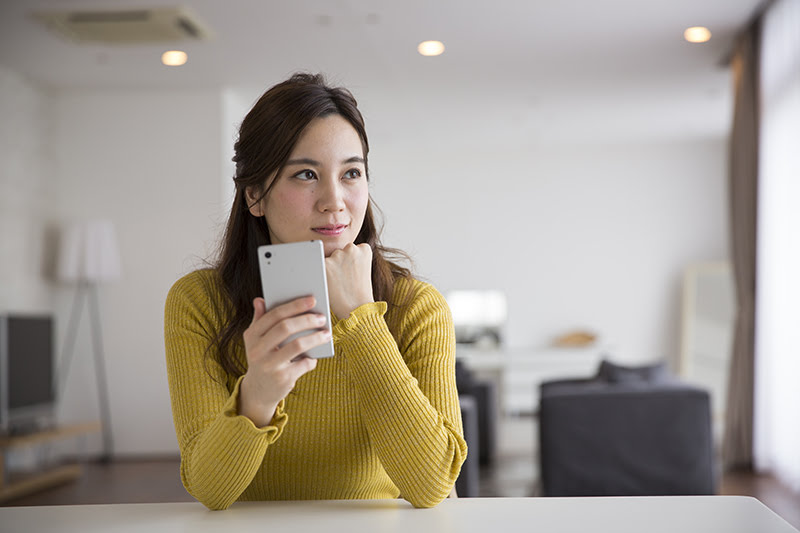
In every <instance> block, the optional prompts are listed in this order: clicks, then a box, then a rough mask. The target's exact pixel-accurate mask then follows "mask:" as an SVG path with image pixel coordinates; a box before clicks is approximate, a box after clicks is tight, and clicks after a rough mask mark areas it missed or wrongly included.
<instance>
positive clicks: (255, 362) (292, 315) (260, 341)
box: [239, 296, 331, 427]
mask: <svg viewBox="0 0 800 533" xmlns="http://www.w3.org/2000/svg"><path fill="white" fill-rule="evenodd" d="M314 304H315V301H314V297H313V296H307V297H304V298H298V299H296V300H292V301H291V302H288V303H285V304H283V305H279V306H277V307H275V308H274V309H271V310H270V311H269V312H267V311H266V304H265V303H264V299H263V298H256V299H255V300H253V320H252V322H251V323H250V326H249V327H248V328H247V329H246V330H245V332H244V349H245V352H246V354H247V373H245V375H244V379H243V380H242V383H241V386H240V389H239V414H240V415H243V416H246V417H247V418H249V419H250V420H252V421H253V423H254V424H255V425H256V427H264V426H266V425H269V423H270V422H271V421H272V417H273V415H274V414H275V409H276V408H277V407H278V403H279V402H280V401H281V400H282V399H284V398H285V397H286V395H287V394H289V392H290V391H291V390H292V389H293V388H294V384H295V382H296V381H297V379H298V378H299V377H300V376H302V375H303V374H305V373H306V372H309V371H311V370H313V369H314V368H315V367H316V366H317V360H316V359H313V358H311V357H307V356H305V355H303V354H304V353H305V352H307V351H308V350H310V349H311V348H313V347H315V346H319V345H321V344H324V343H325V342H328V340H329V339H330V336H331V333H330V330H327V329H320V330H319V331H315V332H314V333H311V334H309V335H303V336H301V337H297V338H296V339H294V340H292V341H291V342H288V343H286V344H285V345H283V346H281V344H283V343H284V342H285V341H286V339H287V338H289V337H290V336H292V335H294V334H295V333H299V332H301V331H306V330H309V329H319V328H322V327H323V326H324V324H325V316H324V315H319V314H316V313H310V312H309V311H311V309H312V308H313V307H314Z"/></svg>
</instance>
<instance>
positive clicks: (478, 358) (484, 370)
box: [456, 345, 603, 414]
mask: <svg viewBox="0 0 800 533" xmlns="http://www.w3.org/2000/svg"><path fill="white" fill-rule="evenodd" d="M456 357H457V358H458V359H459V360H461V361H463V362H464V364H465V365H466V366H467V368H469V369H470V370H472V371H473V372H474V373H475V374H476V375H478V376H480V377H482V378H484V379H492V380H493V381H494V382H495V383H496V384H497V387H498V396H499V398H500V402H501V408H502V409H503V412H504V413H505V414H531V413H535V412H537V411H538V408H539V384H540V383H542V382H543V381H548V380H551V379H572V378H587V377H591V376H593V375H594V374H595V372H596V371H597V367H598V365H599V364H600V361H601V359H602V357H603V349H602V348H601V347H596V346H592V347H588V348H527V349H526V348H507V349H498V350H480V349H476V348H472V347H469V346H461V345H459V346H458V348H457V349H456Z"/></svg>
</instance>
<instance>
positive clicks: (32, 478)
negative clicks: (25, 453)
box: [0, 422, 101, 502]
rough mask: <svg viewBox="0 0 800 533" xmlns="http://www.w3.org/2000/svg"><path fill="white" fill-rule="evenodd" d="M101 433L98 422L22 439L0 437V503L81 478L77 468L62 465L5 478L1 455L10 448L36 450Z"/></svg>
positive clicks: (41, 432)
mask: <svg viewBox="0 0 800 533" xmlns="http://www.w3.org/2000/svg"><path fill="white" fill-rule="evenodd" d="M100 429H101V426H100V423H99V422H86V423H82V424H72V425H69V426H62V427H57V428H53V429H48V430H45V431H38V432H35V433H29V434H25V435H15V436H10V437H0V452H1V453H2V455H3V457H2V460H0V502H4V501H8V500H12V499H14V498H19V497H20V496H24V495H26V494H30V493H32V492H37V491H40V490H43V489H46V488H49V487H52V486H54V485H60V484H62V483H66V482H68V481H72V480H74V479H76V478H78V477H80V476H81V473H82V472H83V469H82V468H81V465H78V464H66V465H60V466H54V467H50V468H47V469H46V470H43V471H40V472H35V473H32V474H27V475H21V476H19V477H16V476H13V477H12V476H9V475H8V473H7V472H6V471H5V454H6V453H7V451H9V450H11V449H12V448H24V447H27V446H36V445H38V444H44V443H46V442H51V441H54V440H60V439H65V438H69V437H74V436H77V435H85V434H87V433H97V432H99V431H100Z"/></svg>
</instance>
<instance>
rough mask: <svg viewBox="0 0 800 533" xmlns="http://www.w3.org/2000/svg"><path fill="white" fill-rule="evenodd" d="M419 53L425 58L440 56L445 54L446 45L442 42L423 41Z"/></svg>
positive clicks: (418, 49)
mask: <svg viewBox="0 0 800 533" xmlns="http://www.w3.org/2000/svg"><path fill="white" fill-rule="evenodd" d="M417 51H418V52H419V53H420V54H422V55H424V56H438V55H440V54H441V53H442V52H444V44H442V42H441V41H422V42H421V43H419V46H417Z"/></svg>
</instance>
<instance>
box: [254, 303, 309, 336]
mask: <svg viewBox="0 0 800 533" xmlns="http://www.w3.org/2000/svg"><path fill="white" fill-rule="evenodd" d="M316 303H317V301H316V299H315V298H314V297H313V296H304V297H302V298H297V299H295V300H292V301H291V302H287V303H285V304H281V305H279V306H276V307H273V308H272V309H270V310H269V311H267V312H266V313H264V314H263V315H262V316H261V317H260V318H259V319H258V321H254V322H253V324H252V326H251V334H252V335H253V336H254V337H261V336H263V335H264V334H265V333H266V332H267V331H269V330H270V329H272V328H273V327H275V324H277V323H278V322H280V321H281V320H285V319H287V318H289V317H293V316H297V315H302V314H303V313H307V312H308V311H310V310H311V309H312V308H313V307H314V305H315V304H316Z"/></svg>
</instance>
